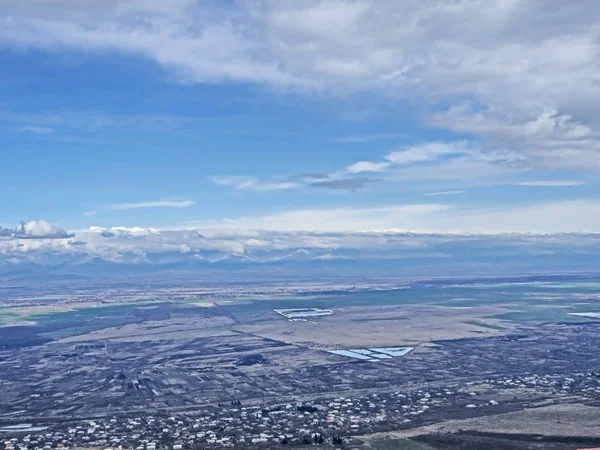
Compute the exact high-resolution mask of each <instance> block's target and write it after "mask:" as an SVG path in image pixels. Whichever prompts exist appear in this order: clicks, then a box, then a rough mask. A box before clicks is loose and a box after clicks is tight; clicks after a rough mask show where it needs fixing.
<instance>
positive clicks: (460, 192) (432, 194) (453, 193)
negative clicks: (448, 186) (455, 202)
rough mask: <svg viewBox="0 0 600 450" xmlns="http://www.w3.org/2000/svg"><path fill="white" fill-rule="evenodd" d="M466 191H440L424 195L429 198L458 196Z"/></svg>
mask: <svg viewBox="0 0 600 450" xmlns="http://www.w3.org/2000/svg"><path fill="white" fill-rule="evenodd" d="M465 192H467V191H463V190H456V191H440V192H428V193H427V194H425V195H428V196H430V197H437V196H440V195H458V194H464V193H465Z"/></svg>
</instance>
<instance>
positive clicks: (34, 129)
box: [19, 125, 54, 134]
mask: <svg viewBox="0 0 600 450" xmlns="http://www.w3.org/2000/svg"><path fill="white" fill-rule="evenodd" d="M19 131H20V132H21V133H31V134H51V133H54V128H50V127H38V126H33V125H27V126H24V127H22V128H20V129H19Z"/></svg>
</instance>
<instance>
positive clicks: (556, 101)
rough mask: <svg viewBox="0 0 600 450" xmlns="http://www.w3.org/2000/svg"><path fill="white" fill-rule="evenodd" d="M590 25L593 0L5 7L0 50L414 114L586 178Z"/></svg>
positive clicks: (599, 160)
mask: <svg viewBox="0 0 600 450" xmlns="http://www.w3.org/2000/svg"><path fill="white" fill-rule="evenodd" d="M599 16H600V5H599V4H598V2H596V1H594V0H573V1H569V2H563V1H559V0H551V1H547V0H502V1H497V2H489V1H487V0H469V1H455V0H432V1H428V2H422V1H418V0H407V1H403V2H398V1H396V0H307V1H303V2H297V1H292V0H280V1H273V0H239V1H236V2H200V1H195V0H177V1H173V2H168V3H164V4H163V3H161V4H160V5H159V3H158V2H141V1H139V0H90V1H86V2H85V3H82V2H78V1H75V0H57V1H55V2H52V5H50V4H49V3H47V2H20V3H19V2H4V3H3V4H2V6H0V17H2V19H0V26H2V29H3V33H2V35H1V36H0V45H5V46H11V47H18V48H40V49H45V50H49V51H64V50H70V51H84V52H96V53H100V52H111V51H112V52H120V53H124V54H128V55H134V56H140V57H143V58H145V59H150V60H152V61H154V62H155V63H156V64H158V65H160V66H162V67H164V68H165V69H167V70H169V71H171V72H172V73H174V74H175V75H176V77H177V79H178V80H180V81H182V82H186V83H190V82H192V83H194V82H195V83H205V82H243V83H255V84H259V85H262V86H265V87H268V88H270V89H274V90H281V89H285V90H289V89H292V90H295V91H304V92H305V91H309V92H311V93H318V94H323V95H326V94H328V93H334V94H336V95H348V94H351V93H355V92H369V93H373V94H375V95H380V96H382V97H385V98H388V99H389V98H390V97H391V98H405V99H408V100H411V101H412V100H418V102H419V103H420V104H422V105H424V106H423V108H424V109H425V114H424V119H425V121H426V122H428V123H430V124H432V125H435V126H439V127H443V128H447V129H449V130H453V131H457V132H461V133H468V134H470V135H473V136H476V137H477V138H478V139H480V140H481V141H482V143H483V145H484V148H485V149H493V150H496V151H513V152H518V153H519V154H520V155H521V156H522V157H523V158H524V160H525V161H526V162H527V163H528V164H530V165H532V166H536V167H545V168H553V169H556V168H561V169H564V168H569V169H581V170H590V169H591V170H598V169H600V145H599V142H600V141H599V139H598V137H599V125H600V124H599V123H598V120H599V119H598V117H597V114H595V111H597V110H598V107H599V106H600V83H598V79H597V73H598V71H599V68H600V55H599V52H598V48H599V42H600V30H599V29H598V27H597V18H598V17H599ZM439 105H448V106H439ZM30 130H31V131H33V130H34V128H31V129H30ZM410 156H411V155H410V153H406V154H404V155H402V156H400V157H401V158H403V159H401V160H396V162H401V161H404V162H406V161H408V160H407V159H406V158H408V157H410ZM415 157H416V156H415ZM410 161H413V162H414V161H416V160H415V159H414V158H412V159H410Z"/></svg>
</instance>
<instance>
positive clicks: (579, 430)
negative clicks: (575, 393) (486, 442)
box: [389, 403, 600, 437]
mask: <svg viewBox="0 0 600 450" xmlns="http://www.w3.org/2000/svg"><path fill="white" fill-rule="evenodd" d="M459 430H463V431H477V432H484V433H498V434H531V435H544V436H586V437H600V408H597V407H593V406H586V405H582V404H578V403H573V404H559V405H552V406H544V407H541V408H533V409H525V410H522V411H517V412H511V413H506V414H497V415H491V416H482V417H476V418H473V419H464V420H448V421H445V422H440V423H436V424H434V425H428V426H424V427H419V428H412V429H410V430H405V431H396V432H393V433H389V435H393V436H395V437H412V436H420V435H425V434H433V433H438V431H439V432H442V433H455V432H457V431H459Z"/></svg>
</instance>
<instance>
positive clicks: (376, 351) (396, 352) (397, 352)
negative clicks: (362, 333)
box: [328, 347, 414, 361]
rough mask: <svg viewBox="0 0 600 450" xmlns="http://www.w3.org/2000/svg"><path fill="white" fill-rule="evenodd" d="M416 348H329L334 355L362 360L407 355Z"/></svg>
mask: <svg viewBox="0 0 600 450" xmlns="http://www.w3.org/2000/svg"><path fill="white" fill-rule="evenodd" d="M413 350H414V347H385V348H359V349H348V350H328V352H329V353H333V354H334V355H340V356H346V357H348V358H353V359H358V360H361V361H379V360H383V359H392V358H398V357H401V356H405V355H407V354H409V353H410V352H411V351H413Z"/></svg>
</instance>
